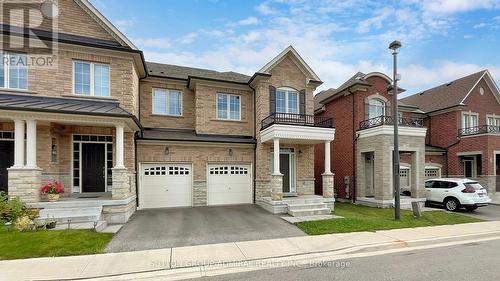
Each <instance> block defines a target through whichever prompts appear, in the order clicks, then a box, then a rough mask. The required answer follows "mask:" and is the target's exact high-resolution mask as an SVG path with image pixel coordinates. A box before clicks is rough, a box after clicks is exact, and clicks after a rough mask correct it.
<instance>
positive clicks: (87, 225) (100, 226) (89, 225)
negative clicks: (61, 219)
mask: <svg viewBox="0 0 500 281" xmlns="http://www.w3.org/2000/svg"><path fill="white" fill-rule="evenodd" d="M107 226H108V223H107V222H106V221H104V220H100V221H97V224H96V225H95V231H97V232H102V231H103V230H104V229H106V227H107ZM66 229H94V222H77V223H71V224H69V225H68V224H67V223H57V224H56V228H55V229H54V230H66Z"/></svg>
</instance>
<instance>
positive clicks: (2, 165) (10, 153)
mask: <svg viewBox="0 0 500 281" xmlns="http://www.w3.org/2000/svg"><path fill="white" fill-rule="evenodd" d="M13 164H14V142H13V141H0V192H2V191H5V192H7V187H8V180H9V176H8V173H7V168H10V167H11V166H12V165H13Z"/></svg>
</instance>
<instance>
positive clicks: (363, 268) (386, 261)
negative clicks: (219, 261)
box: [195, 239, 500, 281]
mask: <svg viewBox="0 0 500 281" xmlns="http://www.w3.org/2000/svg"><path fill="white" fill-rule="evenodd" d="M499 249H500V239H498V240H491V241H483V242H477V243H476V242H475V243H469V244H463V245H456V246H450V247H440V248H433V249H426V250H416V251H408V252H400V253H394V254H385V255H379V256H372V257H364V258H356V259H348V260H344V261H334V262H331V263H330V265H329V266H325V265H323V266H320V267H287V268H279V269H270V270H262V271H252V272H247V273H239V274H230V275H222V276H215V277H210V278H208V277H207V278H200V279H195V280H202V281H207V280H231V281H232V280H256V281H267V280H269V281H276V280H286V281H292V280H313V281H319V280H329V281H330V280H357V281H363V280H367V281H377V280H405V281H406V280H440V281H460V280H464V281H465V280H467V281H470V280H474V281H481V280H485V281H491V280H498V278H499V276H500V266H499V263H498V262H499V261H500V250H499ZM340 263H341V264H340Z"/></svg>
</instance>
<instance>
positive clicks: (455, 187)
mask: <svg viewBox="0 0 500 281" xmlns="http://www.w3.org/2000/svg"><path fill="white" fill-rule="evenodd" d="M425 191H426V197H427V201H428V202H433V203H440V204H444V207H445V208H446V210H448V211H456V210H458V209H459V208H460V207H465V208H466V209H467V210H468V211H473V210H475V209H477V208H478V207H482V206H487V205H488V204H489V203H490V202H491V199H490V198H489V197H488V193H487V192H486V188H484V187H482V186H481V185H480V184H479V183H478V182H477V181H473V180H469V179H452V178H437V179H429V180H426V181H425Z"/></svg>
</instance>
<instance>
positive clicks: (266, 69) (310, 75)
mask: <svg viewBox="0 0 500 281" xmlns="http://www.w3.org/2000/svg"><path fill="white" fill-rule="evenodd" d="M288 53H291V54H292V55H293V56H294V57H295V58H296V59H297V60H298V61H299V63H300V64H301V65H302V67H303V68H304V70H305V71H306V72H307V73H305V74H306V76H308V78H309V79H312V80H316V81H321V79H320V78H319V77H318V75H316V73H315V72H314V71H313V70H312V68H311V67H310V66H309V65H308V64H307V63H306V62H305V60H304V59H303V58H302V57H301V56H300V55H299V53H298V52H297V51H296V50H295V49H294V48H293V47H292V46H288V47H287V48H286V49H285V50H283V51H282V52H281V53H280V54H279V55H277V56H276V57H275V58H274V59H272V60H271V61H270V62H268V63H267V64H266V65H264V67H262V68H261V69H260V70H259V71H257V73H267V74H269V73H270V71H271V69H272V68H273V67H274V66H276V65H277V64H278V63H280V62H281V61H282V60H283V59H284V58H285V57H286V55H287V54H288Z"/></svg>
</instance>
